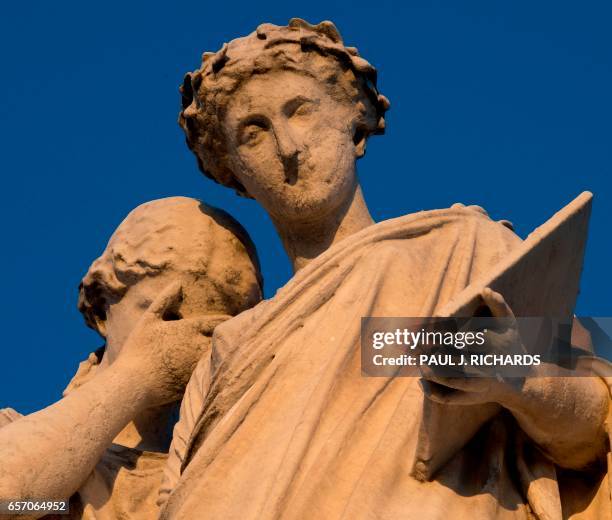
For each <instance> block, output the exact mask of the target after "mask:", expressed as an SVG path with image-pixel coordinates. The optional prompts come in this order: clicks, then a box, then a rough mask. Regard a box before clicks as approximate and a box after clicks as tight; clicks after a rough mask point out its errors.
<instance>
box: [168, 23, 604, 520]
mask: <svg viewBox="0 0 612 520" xmlns="http://www.w3.org/2000/svg"><path fill="white" fill-rule="evenodd" d="M183 94H184V100H183V106H184V110H183V112H182V113H181V118H180V121H181V124H182V126H183V128H184V129H185V131H186V133H187V137H188V143H189V145H190V147H191V149H192V150H193V151H194V153H195V154H196V156H197V157H198V162H199V164H200V166H201V168H203V171H204V172H205V173H206V174H207V175H208V176H210V177H212V178H213V179H215V180H217V181H218V182H220V183H222V184H225V185H227V186H228V187H231V188H233V189H235V190H237V191H238V192H240V193H241V194H242V195H246V196H248V197H252V198H254V199H255V200H256V201H257V202H258V203H259V204H261V205H262V207H263V208H264V209H265V210H266V211H267V212H268V214H269V215H270V217H271V219H272V221H273V222H274V225H275V227H276V229H277V231H278V233H279V235H280V237H281V239H282V241H283V244H284V246H285V250H286V252H287V254H288V256H289V258H290V260H291V262H292V264H293V266H294V269H295V271H296V274H295V276H294V278H293V279H292V280H291V281H290V282H289V283H288V284H287V285H286V286H285V287H284V288H283V289H282V290H281V291H279V293H277V295H276V296H275V297H274V298H272V299H271V300H268V301H266V302H263V303H261V304H260V305H258V306H257V307H255V308H254V309H253V310H250V311H247V312H246V313H243V315H241V316H239V317H238V318H235V319H234V320H230V321H229V322H227V323H225V324H223V325H221V326H220V327H219V328H218V329H217V331H216V332H215V335H214V337H213V346H212V354H211V356H205V357H204V358H203V359H202V360H201V361H200V363H199V365H198V367H197V368H196V371H195V372H194V375H193V377H192V379H191V381H190V384H189V385H188V389H187V393H186V397H185V399H184V401H183V404H182V411H181V421H180V422H179V423H178V424H177V427H176V428H175V432H174V439H173V449H172V450H171V459H170V461H169V465H168V471H167V475H166V482H165V485H164V488H163V493H162V494H163V497H162V500H163V501H164V502H165V506H164V509H163V510H162V517H163V518H189V517H190V516H193V515H195V516H202V517H210V518H220V517H223V518H238V517H240V518H308V517H323V518H438V517H440V518H442V517H445V518H446V517H448V516H447V515H448V512H449V511H452V512H453V513H452V514H453V515H454V516H452V517H454V518H468V517H469V518H506V517H508V518H510V517H512V518H528V516H529V515H530V514H531V512H533V511H536V512H537V514H539V515H540V516H542V517H547V518H548V517H550V518H557V517H559V518H561V515H563V516H566V517H568V516H571V515H572V514H573V513H576V512H578V511H582V512H583V513H584V514H585V515H586V516H587V517H590V518H600V517H601V518H605V517H606V516H605V515H609V512H610V507H609V504H610V502H609V492H608V487H607V486H608V477H607V475H606V470H605V469H604V468H605V463H604V460H605V457H606V452H607V450H608V442H609V441H608V439H607V436H606V426H605V422H606V420H607V417H608V412H609V401H610V394H609V388H608V386H607V384H606V382H605V381H604V380H603V379H600V378H596V377H593V378H584V379H578V378H573V379H570V378H568V379H564V378H557V379H551V378H543V377H535V376H534V377H532V378H529V379H528V380H527V381H526V384H525V385H523V387H522V388H518V389H517V388H515V387H514V386H512V385H509V384H507V383H505V382H503V381H497V380H486V381H483V380H473V379H472V380H470V379H464V380H450V379H444V378H440V377H436V376H434V375H433V374H432V375H430V376H429V375H428V376H426V378H427V379H429V380H430V382H431V383H435V384H430V385H427V384H424V385H421V384H419V382H418V380H416V379H410V378H404V379H402V378H398V379H396V380H393V379H385V378H374V379H367V378H366V379H364V378H362V377H361V375H360V372H359V320H360V318H361V317H362V316H368V315H379V316H402V315H403V316H428V315H432V314H433V313H434V312H435V311H436V309H439V308H441V307H442V306H443V305H444V303H446V302H447V301H448V300H449V299H450V298H451V297H452V296H453V295H454V294H456V293H458V292H459V291H460V290H461V289H463V288H464V287H465V286H467V285H468V284H470V283H471V282H472V281H474V280H475V279H477V278H478V277H479V276H482V275H483V273H485V272H486V271H487V270H488V269H490V268H491V267H492V266H493V265H495V263H496V262H498V261H499V259H500V258H502V257H503V256H504V255H505V254H507V253H508V251H510V250H511V249H512V248H513V247H515V246H516V244H518V243H519V242H520V240H519V239H518V237H516V236H515V235H514V234H513V233H512V232H511V231H510V230H509V229H508V228H507V227H505V226H504V225H502V224H500V223H495V222H492V221H491V220H490V219H489V218H488V217H487V216H486V214H484V212H482V210H480V209H473V208H465V207H454V208H451V209H449V210H438V211H432V212H424V213H421V214H415V215H407V216H406V217H402V218H399V219H395V220H393V221H388V222H383V223H379V224H375V223H374V222H373V221H372V219H371V217H370V215H369V212H368V209H367V206H366V204H365V201H364V198H363V195H362V192H361V188H360V186H359V182H358V179H357V175H356V169H355V160H356V159H358V158H359V157H361V156H362V155H363V154H364V152H365V145H366V140H367V138H368V137H369V136H370V135H371V134H374V133H382V131H383V130H384V119H383V115H384V112H385V110H386V109H387V108H388V106H389V105H388V102H387V100H386V99H385V98H384V96H382V95H380V94H379V93H378V91H377V90H376V78H375V74H374V71H373V68H372V67H371V66H370V65H369V64H368V63H367V62H366V61H365V60H363V58H361V57H359V56H358V53H357V52H356V50H355V49H352V48H346V47H344V45H343V43H342V40H341V38H340V36H339V34H338V33H337V31H336V30H335V28H333V26H332V25H331V24H329V23H328V22H326V23H322V24H320V25H318V26H311V25H309V24H307V23H306V22H303V21H301V20H293V21H292V22H290V25H289V26H288V27H276V26H272V25H268V24H265V25H263V26H260V27H259V28H258V29H257V31H256V32H255V33H253V34H251V35H249V36H247V37H244V38H241V39H238V40H235V41H233V42H231V43H230V44H229V45H227V46H224V48H223V49H222V50H221V51H219V52H218V53H212V54H211V53H207V54H205V59H204V62H203V65H202V68H201V69H200V70H198V71H196V72H195V73H193V74H192V75H189V76H188V78H187V81H186V83H185V86H184V87H183ZM211 114H215V116H212V115H211ZM481 296H482V299H483V302H484V303H485V304H486V305H487V306H488V307H489V309H490V311H491V313H492V315H493V316H498V317H512V309H510V308H509V307H508V305H507V304H506V302H505V300H504V298H503V295H501V294H498V293H495V292H493V291H491V290H485V291H483V293H482V295H481ZM502 348H503V346H502ZM535 375H537V374H535ZM442 389H444V391H441V390H442ZM426 399H430V400H433V401H435V402H439V403H442V404H443V405H448V406H462V405H476V406H481V407H482V408H483V409H487V407H491V406H496V407H497V406H501V409H502V410H503V411H502V412H501V413H499V414H498V416H497V418H496V419H495V420H494V421H493V422H492V423H489V424H486V425H485V424H484V423H479V422H478V421H477V420H475V422H474V423H473V424H466V425H457V424H453V425H449V435H451V436H453V435H455V434H458V435H459V436H461V431H467V432H473V433H472V434H470V435H471V436H472V440H471V441H469V442H468V444H466V445H464V446H463V447H461V446H459V447H457V448H456V449H455V452H453V453H449V454H448V463H447V464H446V465H445V466H444V467H441V468H436V470H437V473H436V477H435V478H434V479H433V480H432V481H430V482H422V481H419V480H418V479H417V478H415V476H417V475H418V474H419V470H418V468H416V469H415V467H414V464H415V459H414V455H415V451H416V449H417V446H416V439H417V434H418V433H419V428H420V425H421V424H422V419H423V417H422V411H423V404H424V400H426ZM484 415H486V414H483V416H484ZM477 432H478V433H477ZM452 444H453V443H452V442H450V443H449V445H452ZM440 449H441V450H445V449H447V447H445V446H440ZM526 453H529V454H530V455H526ZM527 459H528V460H529V462H526V460H527ZM594 467H597V468H599V469H598V470H596V471H595V473H594V474H596V475H598V476H596V477H594V478H593V479H592V480H589V482H590V483H591V484H590V485H591V488H590V491H589V492H588V493H586V494H583V495H582V497H581V498H579V499H576V496H574V495H572V493H567V492H565V491H564V490H565V489H567V486H570V487H571V486H572V484H571V483H570V484H568V480H567V479H566V474H565V471H566V470H567V469H570V470H573V471H578V472H580V471H583V472H586V473H584V475H586V474H587V473H588V474H589V475H591V476H592V475H593V474H592V473H589V472H590V471H591V469H592V468H594ZM589 468H591V469H589ZM598 472H599V473H598ZM573 475H575V473H574V474H573ZM589 478H591V477H589ZM570 480H571V479H570ZM544 481H546V482H548V484H546V485H544V487H542V482H544ZM416 497H421V498H422V500H420V499H417V498H416ZM602 515H604V516H602Z"/></svg>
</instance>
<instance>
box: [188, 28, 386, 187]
mask: <svg viewBox="0 0 612 520" xmlns="http://www.w3.org/2000/svg"><path fill="white" fill-rule="evenodd" d="M275 70H290V71H294V72H299V73H302V74H307V75H309V76H311V77H313V78H315V79H317V80H318V81H323V82H324V83H325V84H326V86H327V87H328V90H329V91H330V93H331V95H332V96H334V97H336V98H337V99H339V100H344V101H346V100H347V99H348V100H349V101H350V102H352V103H353V104H354V105H355V107H356V109H357V111H358V116H357V121H356V125H355V127H356V133H357V135H356V136H355V139H356V140H360V139H362V138H367V137H369V136H370V135H372V134H382V133H384V131H385V119H384V115H385V112H386V111H387V110H388V109H389V101H388V100H387V98H386V97H385V96H383V95H382V94H379V92H378V90H377V88H376V69H375V68H374V67H373V66H372V65H370V63H368V62H367V61H366V60H365V59H363V58H362V57H360V56H359V53H358V51H357V49H356V48H355V47H345V46H344V43H343V41H342V38H341V36H340V33H339V32H338V30H337V29H336V27H335V26H334V24H333V23H332V22H328V21H325V22H321V23H319V24H318V25H311V24H309V23H308V22H305V21H304V20H301V19H299V18H293V19H291V20H290V21H289V25H288V26H277V25H272V24H262V25H260V26H259V27H258V28H257V30H256V31H255V32H253V33H251V34H249V35H248V36H245V37H243V38H238V39H236V40H233V41H231V42H230V43H229V44H227V43H226V44H224V45H223V47H222V49H221V50H220V51H218V52H205V53H204V54H203V55H202V65H201V67H200V69H198V70H196V71H195V72H192V73H188V74H186V75H185V79H184V82H183V85H182V86H181V88H180V92H181V95H182V111H181V112H180V115H179V124H180V126H181V127H182V128H183V130H184V131H185V134H186V138H187V145H188V146H189V148H190V150H191V151H192V152H193V153H194V154H195V156H196V158H197V160H198V166H199V168H200V170H201V171H202V172H203V173H204V174H205V175H206V176H207V177H210V178H211V179H213V180H215V181H216V182H218V183H220V184H222V185H224V186H228V187H230V188H233V189H234V190H236V192H237V193H238V194H239V195H243V196H248V194H247V193H246V191H245V189H244V187H243V186H242V185H241V184H240V182H239V181H238V180H237V178H236V176H235V175H234V174H233V173H232V170H231V168H230V165H229V162H228V160H227V158H228V151H227V148H226V138H225V136H224V134H223V128H222V126H223V125H222V122H223V119H224V116H225V111H226V109H227V105H228V103H229V101H230V99H231V96H232V94H233V93H234V92H236V90H237V89H238V88H239V87H240V85H241V84H242V83H243V82H244V81H245V80H247V79H248V78H250V77H252V76H253V75H257V74H264V73H266V72H270V71H275Z"/></svg>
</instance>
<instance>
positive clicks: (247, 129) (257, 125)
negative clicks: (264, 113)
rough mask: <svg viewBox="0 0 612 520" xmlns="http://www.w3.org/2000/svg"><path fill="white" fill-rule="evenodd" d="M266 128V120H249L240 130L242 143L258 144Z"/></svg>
mask: <svg viewBox="0 0 612 520" xmlns="http://www.w3.org/2000/svg"><path fill="white" fill-rule="evenodd" d="M266 130H267V125H266V123H265V122H263V121H259V120H254V121H249V122H248V123H247V124H245V125H244V126H243V127H242V130H241V132H240V144H246V145H249V146H253V145H255V144H257V143H258V142H259V141H260V139H261V137H262V136H263V134H264V133H265V131H266Z"/></svg>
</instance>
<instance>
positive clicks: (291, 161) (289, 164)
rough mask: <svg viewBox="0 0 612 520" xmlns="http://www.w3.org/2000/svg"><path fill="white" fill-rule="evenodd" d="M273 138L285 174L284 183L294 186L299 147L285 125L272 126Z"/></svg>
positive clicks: (288, 127)
mask: <svg viewBox="0 0 612 520" xmlns="http://www.w3.org/2000/svg"><path fill="white" fill-rule="evenodd" d="M274 137H275V138H276V148H277V151H278V156H279V159H280V161H281V163H282V165H283V170H284V172H285V182H287V183H288V184H295V183H296V181H297V176H298V164H299V153H300V150H299V146H298V144H297V141H296V138H295V136H294V135H293V132H292V131H291V128H290V126H289V125H288V124H286V123H280V124H277V125H275V126H274Z"/></svg>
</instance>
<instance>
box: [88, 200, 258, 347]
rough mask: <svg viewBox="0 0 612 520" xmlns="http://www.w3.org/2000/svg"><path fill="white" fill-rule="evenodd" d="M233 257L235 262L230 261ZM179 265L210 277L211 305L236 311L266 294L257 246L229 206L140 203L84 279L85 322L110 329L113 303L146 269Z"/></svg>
mask: <svg viewBox="0 0 612 520" xmlns="http://www.w3.org/2000/svg"><path fill="white" fill-rule="evenodd" d="M228 258H231V259H232V265H228V260H227V259H228ZM168 271H173V272H176V273H183V274H189V275H192V276H193V277H194V278H195V279H198V280H199V281H200V282H199V283H200V284H201V285H202V284H204V285H206V287H207V289H208V297H209V299H210V303H211V305H213V304H214V305H217V306H219V307H221V308H223V309H224V310H226V311H227V314H230V315H235V314H238V313H240V312H242V311H243V310H246V309H248V308H250V307H252V306H253V305H255V304H256V303H258V302H259V300H261V297H262V292H263V280H262V278H261V274H260V270H259V260H258V257H257V252H256V250H255V246H254V244H253V242H252V241H251V239H250V237H249V235H248V234H247V232H246V231H245V229H244V228H243V227H242V226H241V225H240V223H238V222H237V221H236V220H235V219H234V218H232V217H231V216H230V215H229V214H228V213H226V212H225V211H222V210H220V209H217V208H212V207H210V206H207V205H205V204H204V203H202V202H201V201H199V200H197V199H192V198H189V197H168V198H165V199H158V200H154V201H151V202H147V203H145V204H142V205H141V206H138V207H137V208H136V209H134V210H133V211H132V212H130V214H129V215H128V216H127V217H126V218H125V220H124V221H123V222H122V223H121V224H120V225H119V227H118V228H117V230H116V231H115V233H114V234H113V236H112V237H111V239H110V240H109V242H108V245H107V246H106V249H105V250H104V253H103V254H102V255H101V256H100V257H99V258H98V259H97V260H95V261H94V262H93V263H92V264H91V266H90V268H89V270H88V271H87V274H86V275H85V276H84V277H83V280H82V281H81V283H80V285H79V302H78V307H79V310H80V311H81V313H82V314H83V317H84V318H85V323H86V324H87V325H88V326H89V327H91V328H92V329H94V330H96V331H97V332H98V333H100V335H102V336H104V332H103V331H102V330H101V328H100V323H102V322H104V321H106V309H107V308H108V305H110V304H112V303H116V302H118V301H120V300H121V298H123V296H124V295H125V294H126V292H127V291H128V289H129V288H130V287H131V286H133V285H135V284H136V283H138V281H139V280H142V279H143V278H145V277H150V276H157V275H159V274H161V273H163V272H168Z"/></svg>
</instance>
